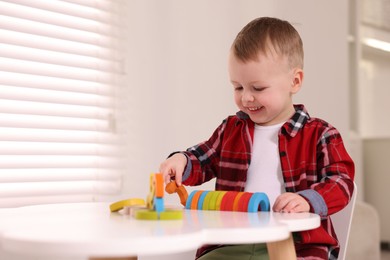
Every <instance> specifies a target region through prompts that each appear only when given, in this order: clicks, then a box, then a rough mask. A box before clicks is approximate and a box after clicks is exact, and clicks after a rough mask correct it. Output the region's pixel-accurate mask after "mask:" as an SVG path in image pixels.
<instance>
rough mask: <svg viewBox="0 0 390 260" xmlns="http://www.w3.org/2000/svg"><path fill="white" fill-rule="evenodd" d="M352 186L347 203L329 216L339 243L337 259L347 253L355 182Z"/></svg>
mask: <svg viewBox="0 0 390 260" xmlns="http://www.w3.org/2000/svg"><path fill="white" fill-rule="evenodd" d="M354 186H355V188H354V191H353V194H352V198H351V200H350V201H349V203H348V205H347V206H346V207H345V208H343V209H342V210H341V211H339V212H337V213H336V214H334V215H332V217H331V218H332V222H333V226H334V229H335V232H336V234H337V237H338V239H339V243H340V253H339V257H338V259H339V260H344V259H345V256H346V253H347V246H348V238H349V231H350V230H351V223H352V216H353V211H354V208H355V202H356V196H357V188H356V183H354Z"/></svg>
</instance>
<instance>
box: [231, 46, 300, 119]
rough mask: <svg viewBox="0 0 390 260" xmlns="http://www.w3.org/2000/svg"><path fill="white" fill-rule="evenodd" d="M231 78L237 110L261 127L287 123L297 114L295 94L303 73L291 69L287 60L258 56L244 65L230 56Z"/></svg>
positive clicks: (232, 55) (284, 58) (274, 55)
mask: <svg viewBox="0 0 390 260" xmlns="http://www.w3.org/2000/svg"><path fill="white" fill-rule="evenodd" d="M228 68H229V76H230V81H231V83H232V84H233V88H234V100H235V103H236V105H237V106H238V108H239V109H240V110H241V111H243V112H245V113H247V114H248V115H249V117H250V118H251V120H252V121H253V122H255V123H256V124H259V125H275V124H278V123H282V122H285V121H287V120H288V119H289V118H290V117H291V116H292V115H293V114H294V112H295V110H294V107H293V102H292V95H293V94H295V93H297V92H298V91H299V89H300V87H301V83H302V79H303V71H302V70H301V69H291V68H290V67H289V66H288V60H287V58H286V57H279V56H277V55H276V54H273V55H264V54H259V55H258V60H257V61H252V60H250V61H247V62H243V61H241V60H239V59H237V58H236V57H235V55H234V54H233V53H230V56H229V63H228Z"/></svg>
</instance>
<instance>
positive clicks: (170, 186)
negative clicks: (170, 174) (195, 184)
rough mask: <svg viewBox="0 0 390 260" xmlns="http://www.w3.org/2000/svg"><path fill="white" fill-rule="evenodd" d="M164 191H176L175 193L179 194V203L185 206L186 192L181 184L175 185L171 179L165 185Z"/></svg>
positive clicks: (170, 192)
mask: <svg viewBox="0 0 390 260" xmlns="http://www.w3.org/2000/svg"><path fill="white" fill-rule="evenodd" d="M165 191H166V192H167V193H169V194H172V193H175V192H176V193H177V195H179V198H180V203H181V205H183V206H186V202H187V198H188V193H187V190H186V188H184V186H183V185H180V186H177V184H176V182H175V181H171V182H170V183H168V184H167V186H166V187H165Z"/></svg>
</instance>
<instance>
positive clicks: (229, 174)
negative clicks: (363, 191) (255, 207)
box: [183, 105, 354, 258]
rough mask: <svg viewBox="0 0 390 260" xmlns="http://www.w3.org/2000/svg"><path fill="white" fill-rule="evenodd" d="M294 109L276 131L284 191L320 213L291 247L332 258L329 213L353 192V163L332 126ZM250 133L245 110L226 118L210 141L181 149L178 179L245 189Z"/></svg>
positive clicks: (333, 239) (334, 247) (334, 251)
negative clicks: (322, 250) (324, 250)
mask: <svg viewBox="0 0 390 260" xmlns="http://www.w3.org/2000/svg"><path fill="white" fill-rule="evenodd" d="M295 110H296V113H295V114H294V115H293V117H292V118H291V119H290V120H289V121H287V122H286V123H285V124H284V125H283V126H282V127H281V129H280V131H279V156H280V163H281V168H282V174H283V178H284V186H285V189H286V191H287V192H295V193H298V194H300V195H301V196H303V197H304V198H305V199H306V200H307V201H308V202H309V204H310V206H311V211H312V212H314V213H317V214H319V215H320V216H321V218H322V221H321V226H320V227H319V228H317V229H314V230H309V231H303V232H299V235H300V236H299V237H300V241H296V248H301V247H302V246H303V247H306V246H308V245H309V244H317V245H318V244H321V245H326V246H328V248H329V251H330V253H331V254H332V255H333V256H335V257H336V258H337V255H338V251H339V244H338V241H337V237H336V234H335V232H334V230H333V227H332V223H331V220H330V218H329V216H330V215H331V214H333V213H335V212H338V211H339V210H341V209H343V208H344V207H345V206H346V205H347V204H348V202H349V200H350V198H351V196H352V192H353V187H354V185H353V179H354V163H353V161H352V159H351V157H350V156H349V155H348V153H347V151H346V149H345V147H344V144H343V141H342V138H341V136H340V133H339V132H338V131H337V129H335V128H334V127H333V126H331V125H330V124H328V123H327V122H325V121H323V120H320V119H317V118H311V117H310V116H309V114H308V113H307V111H306V110H305V108H304V106H303V105H296V106H295ZM253 136H254V122H252V121H251V120H250V119H249V117H248V115H246V114H245V113H243V112H238V113H237V115H236V116H230V117H228V118H227V119H225V120H224V121H223V122H222V124H221V125H220V126H219V127H218V128H217V129H216V130H215V131H214V133H213V135H212V136H211V137H210V139H209V140H207V141H205V142H202V143H200V144H198V145H196V146H193V147H191V148H189V149H187V151H186V152H185V154H186V155H187V156H188V158H189V160H188V164H187V167H186V170H185V173H184V175H183V184H184V185H191V186H193V185H200V184H202V183H204V182H207V181H209V180H211V179H212V178H217V179H216V187H215V189H216V190H235V191H244V188H245V183H246V180H247V172H248V167H249V164H250V163H251V159H253V158H251V150H252V144H253ZM313 246H314V245H313ZM202 253H203V250H200V251H199V252H198V254H202ZM297 255H299V252H298V251H297Z"/></svg>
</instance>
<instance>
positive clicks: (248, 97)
mask: <svg viewBox="0 0 390 260" xmlns="http://www.w3.org/2000/svg"><path fill="white" fill-rule="evenodd" d="M254 99H255V98H254V97H253V95H252V93H250V92H249V91H245V92H244V93H243V94H242V101H243V102H253V101H254Z"/></svg>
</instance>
